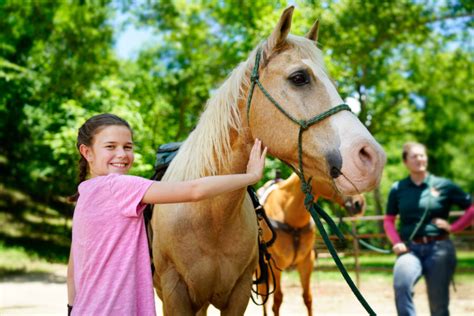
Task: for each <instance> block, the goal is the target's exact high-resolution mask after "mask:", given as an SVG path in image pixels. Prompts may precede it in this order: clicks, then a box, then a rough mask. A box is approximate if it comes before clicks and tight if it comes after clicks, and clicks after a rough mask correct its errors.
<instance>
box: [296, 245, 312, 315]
mask: <svg viewBox="0 0 474 316" xmlns="http://www.w3.org/2000/svg"><path fill="white" fill-rule="evenodd" d="M313 265H314V252H313V250H311V251H310V252H309V253H308V255H307V256H306V257H305V258H304V260H303V261H301V262H300V263H299V264H298V265H297V269H298V272H299V274H300V282H301V286H302V287H303V300H304V304H305V305H306V309H307V310H308V315H309V316H311V315H313V309H312V304H313V295H312V294H311V286H310V282H311V272H312V270H313Z"/></svg>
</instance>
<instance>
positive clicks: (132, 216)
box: [72, 174, 155, 316]
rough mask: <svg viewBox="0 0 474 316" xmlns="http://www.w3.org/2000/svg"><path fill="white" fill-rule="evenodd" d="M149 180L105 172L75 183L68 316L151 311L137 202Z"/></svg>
mask: <svg viewBox="0 0 474 316" xmlns="http://www.w3.org/2000/svg"><path fill="white" fill-rule="evenodd" d="M152 183H153V181H150V180H147V179H144V178H140V177H135V176H127V175H118V174H110V175H107V176H100V177H95V178H92V179H90V180H87V181H84V182H82V183H81V184H80V185H79V194H80V195H79V200H78V201H77V205H76V209H75V210H74V218H73V226H72V253H73V258H74V283H75V290H76V296H75V299H74V304H73V309H72V314H73V315H140V316H141V315H155V302H154V294H153V283H152V277H151V269H150V257H149V253H148V244H147V238H146V231H145V226H144V222H143V216H142V211H143V209H144V207H145V205H144V204H141V203H140V201H141V200H142V198H143V195H144V194H145V192H146V191H147V190H148V188H149V187H150V185H151V184H152Z"/></svg>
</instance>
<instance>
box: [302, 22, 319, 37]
mask: <svg viewBox="0 0 474 316" xmlns="http://www.w3.org/2000/svg"><path fill="white" fill-rule="evenodd" d="M318 33H319V20H316V22H314V24H313V26H312V27H311V30H309V32H308V33H306V35H305V37H306V38H307V39H310V40H312V41H313V42H315V43H317V42H318Z"/></svg>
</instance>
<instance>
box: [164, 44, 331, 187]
mask: <svg viewBox="0 0 474 316" xmlns="http://www.w3.org/2000/svg"><path fill="white" fill-rule="evenodd" d="M287 42H288V44H290V45H291V46H293V47H295V48H296V49H297V51H298V53H299V54H300V56H302V57H303V58H309V59H311V60H312V61H313V62H315V63H316V64H317V65H318V66H321V67H322V69H324V66H323V65H324V63H323V58H322V54H321V51H320V50H319V49H318V48H316V45H315V44H314V42H312V41H309V40H308V39H305V38H303V37H299V36H293V35H289V36H288V38H287ZM262 46H263V43H261V44H259V45H258V46H257V47H256V48H255V49H254V50H253V51H252V52H251V53H250V55H249V57H248V59H247V60H246V61H244V62H242V63H240V64H239V65H238V66H237V67H236V68H235V69H234V70H233V71H232V73H231V74H230V75H229V77H228V78H227V80H225V82H224V83H223V84H222V85H221V86H220V87H219V89H218V90H217V91H216V92H215V94H214V95H213V96H212V97H211V98H210V99H209V100H208V101H207V103H206V108H205V110H204V112H203V113H202V115H201V117H200V118H199V122H198V124H197V126H196V128H195V129H194V130H193V131H192V132H191V134H190V135H189V137H188V138H187V139H186V141H185V142H184V143H183V144H182V145H181V148H180V150H179V152H178V154H177V155H176V157H175V158H174V159H173V161H172V162H171V164H170V166H169V168H168V170H167V172H166V174H165V175H164V177H163V180H165V181H166V180H175V181H182V180H190V179H197V178H200V177H204V176H208V175H216V174H218V170H219V169H220V168H224V169H226V168H227V167H228V165H229V158H230V152H231V143H230V131H231V130H235V131H236V133H237V134H240V132H241V129H242V120H241V117H240V115H239V109H238V101H239V99H241V98H243V97H244V95H243V92H244V91H246V90H247V88H248V87H249V84H250V78H249V77H250V72H251V70H252V67H253V66H254V63H255V55H256V52H257V49H258V48H259V47H262Z"/></svg>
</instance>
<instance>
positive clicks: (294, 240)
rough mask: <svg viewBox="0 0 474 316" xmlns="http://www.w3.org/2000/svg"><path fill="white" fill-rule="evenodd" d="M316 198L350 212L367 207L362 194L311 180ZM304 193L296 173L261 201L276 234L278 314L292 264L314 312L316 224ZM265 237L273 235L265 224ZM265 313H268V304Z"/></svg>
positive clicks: (275, 299)
mask: <svg viewBox="0 0 474 316" xmlns="http://www.w3.org/2000/svg"><path fill="white" fill-rule="evenodd" d="M312 187H313V194H314V197H315V200H317V199H318V197H322V198H325V199H328V200H332V201H334V202H336V203H338V204H339V205H341V206H343V207H345V208H346V210H347V211H348V213H349V214H350V215H356V214H357V215H358V214H361V213H362V212H363V211H364V210H365V199H364V196H363V195H354V196H347V197H342V196H340V195H338V194H336V192H335V191H334V188H333V187H332V186H330V185H327V184H325V183H324V182H323V183H322V184H319V183H315V182H314V181H313V183H312ZM304 199H305V195H304V194H303V192H302V191H301V180H300V178H299V177H298V176H297V175H296V174H295V173H293V174H291V175H290V177H289V178H288V179H286V180H284V181H281V182H278V183H276V184H274V185H272V186H271V187H269V188H268V189H267V190H266V192H264V193H263V197H262V199H261V203H262V205H263V206H264V208H265V212H266V213H267V216H268V218H269V219H270V223H271V225H272V226H273V227H274V229H275V230H276V233H277V238H276V240H275V243H274V244H273V245H272V246H271V247H270V248H269V249H268V250H269V252H270V253H271V255H272V258H273V259H274V262H275V267H278V269H281V271H280V270H278V269H274V275H275V284H274V286H275V292H274V295H273V307H272V310H273V313H274V314H275V315H279V311H280V306H281V303H282V301H283V292H282V290H281V272H282V271H283V270H286V269H288V268H290V267H296V269H297V270H298V273H299V275H300V281H301V286H302V287H303V300H304V303H305V305H306V308H307V309H308V315H312V294H311V288H310V279H311V272H312V270H313V267H314V259H315V252H314V241H315V226H314V224H313V222H312V220H311V215H310V213H309V212H308V211H307V210H306V208H305V206H304ZM262 228H263V230H264V239H265V240H269V239H270V238H271V232H270V229H269V228H268V227H266V226H263V227H262ZM265 290H266V289H265V286H264V285H261V286H260V287H259V292H261V293H265ZM263 311H264V312H263V314H264V315H267V311H266V304H265V305H264V307H263Z"/></svg>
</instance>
